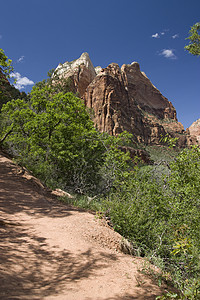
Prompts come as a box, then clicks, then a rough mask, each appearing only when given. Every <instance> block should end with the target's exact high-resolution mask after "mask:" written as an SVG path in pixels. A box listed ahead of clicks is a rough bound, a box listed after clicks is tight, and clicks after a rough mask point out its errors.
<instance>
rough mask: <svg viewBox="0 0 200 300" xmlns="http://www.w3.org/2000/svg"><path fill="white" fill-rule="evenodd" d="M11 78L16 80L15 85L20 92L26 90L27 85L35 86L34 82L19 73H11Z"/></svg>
mask: <svg viewBox="0 0 200 300" xmlns="http://www.w3.org/2000/svg"><path fill="white" fill-rule="evenodd" d="M11 77H12V78H15V79H16V83H15V84H14V86H15V87H16V88H17V89H18V90H22V89H24V88H25V86H27V85H33V84H34V82H33V81H32V80H30V79H28V78H27V77H22V76H21V74H20V73H18V72H13V73H11Z"/></svg>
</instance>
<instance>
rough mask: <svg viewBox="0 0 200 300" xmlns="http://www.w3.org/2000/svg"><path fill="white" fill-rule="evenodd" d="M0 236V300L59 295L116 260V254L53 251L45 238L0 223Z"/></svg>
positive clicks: (18, 227) (90, 251) (21, 228)
mask: <svg viewBox="0 0 200 300" xmlns="http://www.w3.org/2000/svg"><path fill="white" fill-rule="evenodd" d="M0 234H1V238H2V240H3V241H4V243H3V245H1V244H0V253H1V255H0V270H1V272H0V287H1V288H0V299H21V298H22V297H25V296H26V297H27V299H42V298H43V297H47V296H50V295H51V296H52V295H56V294H58V293H60V292H62V290H63V289H64V288H66V285H67V284H69V283H70V282H77V283H78V282H79V281H80V280H82V279H84V278H89V277H90V276H92V275H93V274H95V276H96V275H97V273H96V271H97V270H98V269H102V268H107V267H109V265H110V264H112V263H113V262H114V261H116V260H117V258H116V255H114V254H106V253H104V252H99V253H95V254H94V253H93V251H92V250H91V249H88V251H86V252H80V253H79V254H78V255H74V254H73V253H71V252H69V251H68V250H65V251H59V250H58V249H55V250H54V249H50V247H49V245H48V244H47V243H46V240H45V238H43V237H39V236H36V235H35V234H34V233H31V232H30V230H29V231H27V230H26V229H25V228H23V227H21V226H20V225H18V226H17V225H5V224H4V225H2V224H1V226H0ZM66 246H67V245H66Z"/></svg>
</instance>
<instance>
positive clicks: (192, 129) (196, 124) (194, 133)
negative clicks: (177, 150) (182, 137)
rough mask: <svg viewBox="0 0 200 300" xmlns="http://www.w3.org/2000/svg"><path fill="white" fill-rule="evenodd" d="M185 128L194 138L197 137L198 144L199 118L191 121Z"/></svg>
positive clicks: (199, 135) (199, 141)
mask: <svg viewBox="0 0 200 300" xmlns="http://www.w3.org/2000/svg"><path fill="white" fill-rule="evenodd" d="M187 130H188V133H189V134H190V136H192V137H193V138H194V139H197V141H198V144H199V145H200V119H198V120H197V121H195V122H194V123H192V125H191V126H190V127H189V128H188V129H187Z"/></svg>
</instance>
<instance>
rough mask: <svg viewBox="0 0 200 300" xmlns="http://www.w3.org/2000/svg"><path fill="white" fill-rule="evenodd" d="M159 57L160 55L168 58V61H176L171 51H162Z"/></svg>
mask: <svg viewBox="0 0 200 300" xmlns="http://www.w3.org/2000/svg"><path fill="white" fill-rule="evenodd" d="M159 55H162V56H164V57H165V58H169V59H177V56H176V55H175V54H174V50H173V49H163V50H161V51H160V53H159Z"/></svg>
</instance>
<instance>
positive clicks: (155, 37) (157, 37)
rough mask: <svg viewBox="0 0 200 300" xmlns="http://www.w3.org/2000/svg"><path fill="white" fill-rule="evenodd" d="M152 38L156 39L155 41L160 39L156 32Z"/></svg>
mask: <svg viewBox="0 0 200 300" xmlns="http://www.w3.org/2000/svg"><path fill="white" fill-rule="evenodd" d="M151 37H152V38H154V39H159V37H160V36H159V34H158V33H157V32H156V33H155V34H152V36H151Z"/></svg>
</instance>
